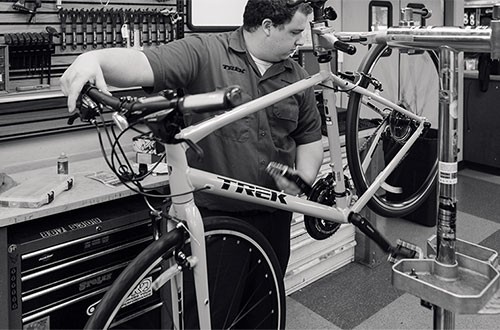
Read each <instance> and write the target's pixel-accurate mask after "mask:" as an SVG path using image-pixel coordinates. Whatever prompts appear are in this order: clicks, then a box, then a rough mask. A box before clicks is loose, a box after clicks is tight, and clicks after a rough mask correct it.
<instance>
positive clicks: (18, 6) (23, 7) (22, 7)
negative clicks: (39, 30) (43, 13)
mask: <svg viewBox="0 0 500 330" xmlns="http://www.w3.org/2000/svg"><path fill="white" fill-rule="evenodd" d="M41 6H42V0H35V1H34V3H33V4H32V5H28V4H26V0H18V1H16V2H15V3H14V4H13V5H12V8H13V9H14V10H17V11H19V12H21V13H24V14H29V15H30V17H29V18H28V23H32V21H33V18H34V17H35V15H36V10H37V9H38V8H40V7H41Z"/></svg>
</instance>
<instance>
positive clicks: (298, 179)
mask: <svg viewBox="0 0 500 330" xmlns="http://www.w3.org/2000/svg"><path fill="white" fill-rule="evenodd" d="M266 172H267V173H268V174H269V175H270V176H271V177H272V178H273V179H274V182H275V183H276V186H277V187H278V189H281V190H282V191H284V192H286V193H287V194H290V195H299V194H300V193H305V194H309V192H310V191H311V186H310V185H309V183H307V182H306V181H304V179H303V178H302V176H300V174H299V173H298V171H297V170H294V169H293V168H291V167H289V166H287V165H283V164H280V163H277V162H270V163H269V165H267V168H266Z"/></svg>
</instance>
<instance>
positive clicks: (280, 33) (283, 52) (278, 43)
mask: <svg viewBox="0 0 500 330" xmlns="http://www.w3.org/2000/svg"><path fill="white" fill-rule="evenodd" d="M307 25H308V17H307V16H306V15H304V14H303V13H301V12H299V11H297V12H296V13H295V15H294V16H293V18H292V20H291V21H290V22H288V23H287V24H284V25H282V26H271V28H270V33H269V36H268V38H267V39H266V43H265V44H266V48H267V51H266V53H267V54H266V57H267V59H263V60H267V61H269V62H279V61H282V60H284V59H287V58H288V57H289V56H290V55H291V54H292V53H293V52H294V51H295V49H296V48H297V46H301V45H303V44H304V36H303V32H304V30H305V29H306V27H307Z"/></svg>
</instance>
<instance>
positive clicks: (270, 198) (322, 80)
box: [166, 63, 426, 325]
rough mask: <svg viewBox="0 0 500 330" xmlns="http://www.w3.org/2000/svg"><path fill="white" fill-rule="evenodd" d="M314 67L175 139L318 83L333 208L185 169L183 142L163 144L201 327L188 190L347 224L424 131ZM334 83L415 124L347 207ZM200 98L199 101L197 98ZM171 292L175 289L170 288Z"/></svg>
mask: <svg viewBox="0 0 500 330" xmlns="http://www.w3.org/2000/svg"><path fill="white" fill-rule="evenodd" d="M320 70H321V71H320V72H319V73H317V74H315V75H313V76H311V77H309V78H306V79H302V80H300V81H297V82H295V83H293V84H291V85H288V86H286V87H283V88H281V89H279V90H277V91H275V92H272V93H270V94H267V95H265V96H262V97H259V98H257V99H255V100H253V101H250V102H248V103H245V104H243V105H240V106H238V107H236V108H234V109H232V110H230V111H228V112H225V113H223V114H220V115H217V116H215V117H212V118H210V119H208V120H206V121H203V122H200V123H198V124H195V125H192V126H189V127H187V128H185V129H183V130H182V131H181V132H180V133H178V134H177V135H176V138H177V139H187V140H191V141H193V142H194V143H196V142H198V141H200V140H201V139H203V138H204V137H206V136H207V135H209V134H210V133H212V132H213V131H215V130H217V129H219V128H221V127H223V126H225V125H227V124H230V123H232V122H234V121H236V120H238V119H241V118H243V117H245V116H248V115H250V114H252V113H254V112H257V111H259V110H262V109H264V108H266V107H268V106H270V105H272V104H274V103H277V102H279V101H281V100H283V99H285V98H287V97H290V96H292V95H294V94H296V93H298V92H300V91H303V90H305V89H307V88H310V87H313V86H316V85H318V84H322V85H324V86H323V87H322V89H323V98H324V100H325V101H326V105H327V106H328V108H329V109H333V110H334V111H333V112H327V113H326V116H327V117H329V118H330V119H331V120H327V123H329V125H328V126H327V133H328V134H327V135H328V143H329V147H330V156H331V160H332V162H331V163H330V167H331V168H332V170H333V171H334V176H335V181H336V185H335V188H334V189H335V192H336V193H338V195H339V196H342V197H338V198H336V205H335V206H327V205H322V204H320V203H318V202H315V201H309V200H306V199H304V198H300V197H297V196H293V195H289V194H286V193H284V192H280V191H276V190H272V189H268V188H264V187H261V186H257V185H255V184H251V183H246V182H242V181H239V180H236V179H233V178H228V177H223V176H220V175H216V174H213V173H208V172H205V171H201V170H197V169H193V168H191V167H189V165H188V162H187V158H186V150H187V145H186V144H185V143H182V144H172V145H170V144H169V145H166V156H167V162H168V164H169V169H170V175H169V185H170V191H171V194H172V195H173V197H172V206H171V208H170V210H169V215H170V216H171V217H173V218H174V219H178V220H185V221H186V223H187V226H188V230H189V234H190V236H191V248H192V254H193V257H194V258H195V259H194V260H195V261H196V266H195V267H194V268H193V272H194V278H195V286H196V295H197V299H196V300H197V304H198V311H199V317H200V324H201V325H207V324H210V304H209V300H208V299H209V295H208V283H207V264H206V254H205V239H204V228H203V221H202V218H201V215H200V212H199V211H198V209H197V207H196V205H195V202H194V198H193V191H196V190H201V189H202V190H204V191H205V192H208V193H212V194H215V195H219V196H224V197H229V198H234V199H237V200H242V201H246V202H250V203H254V204H258V205H264V206H270V207H273V208H277V209H281V210H287V211H291V212H298V213H301V214H304V215H308V216H313V217H317V218H321V219H325V220H328V221H332V222H336V223H343V224H346V223H348V222H349V221H348V216H349V214H350V213H351V212H356V213H358V212H360V211H361V210H362V209H363V208H364V207H365V206H366V204H367V202H368V201H369V200H370V199H371V198H372V197H373V195H374V194H375V192H376V191H377V190H378V189H379V188H380V186H381V185H382V184H383V183H384V181H385V180H386V179H387V177H388V176H389V175H390V174H391V173H392V171H393V170H394V169H395V167H396V166H397V165H398V163H399V162H400V161H401V159H402V158H403V157H404V155H405V154H406V153H407V152H408V150H409V149H410V148H411V146H412V145H413V144H414V143H415V141H416V140H417V138H418V137H419V136H420V134H421V133H422V131H423V129H424V123H425V122H426V119H425V118H424V117H420V116H416V115H415V114H414V113H411V112H409V111H407V110H405V109H404V108H402V107H400V106H398V105H397V104H395V103H392V102H390V101H389V100H386V99H385V98H383V97H381V96H379V95H378V94H375V93H372V92H370V91H368V90H366V89H364V88H361V87H359V86H357V85H356V84H353V83H351V82H350V81H346V80H344V79H342V78H340V77H338V76H336V75H334V74H333V73H332V72H331V71H330V66H329V64H328V63H320ZM334 86H335V87H336V88H338V89H339V90H350V91H351V92H352V93H359V94H362V95H364V96H366V97H369V98H371V99H372V100H376V101H377V102H379V103H381V104H383V105H385V106H387V107H388V108H390V109H393V110H396V111H398V112H401V113H402V114H404V115H406V116H407V117H409V118H411V119H413V120H415V121H416V122H418V123H419V125H418V127H417V129H416V130H415V131H414V133H413V135H412V136H411V137H410V138H409V140H408V141H407V143H405V144H404V145H403V146H402V148H401V149H400V150H399V152H398V153H397V154H396V155H395V156H394V158H393V159H392V160H391V162H390V163H389V164H387V166H386V167H385V169H384V170H383V171H382V172H380V173H379V175H378V176H377V178H376V179H375V180H374V181H373V183H372V185H371V186H370V187H369V188H368V190H367V191H366V192H365V193H364V194H362V195H361V196H358V200H357V201H356V202H354V204H352V205H351V197H352V196H350V195H348V194H346V193H345V192H346V187H345V183H344V173H343V166H342V153H341V141H340V134H339V128H338V122H337V110H336V106H335V90H334ZM200 97H202V96H200ZM200 102H202V100H200ZM332 114H333V115H332ZM381 131H382V129H381V130H379V131H378V133H377V134H381ZM369 152H370V151H369ZM172 226H173V224H171V223H170V224H169V228H168V229H169V230H170V229H171V228H172ZM173 282H174V281H172V283H173ZM172 292H176V291H175V290H172Z"/></svg>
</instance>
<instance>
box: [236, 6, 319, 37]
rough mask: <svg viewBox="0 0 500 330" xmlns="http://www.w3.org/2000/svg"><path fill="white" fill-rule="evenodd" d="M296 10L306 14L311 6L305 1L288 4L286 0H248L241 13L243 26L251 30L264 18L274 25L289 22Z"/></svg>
mask: <svg viewBox="0 0 500 330" xmlns="http://www.w3.org/2000/svg"><path fill="white" fill-rule="evenodd" d="M297 11H299V12H301V13H303V14H304V15H306V16H307V15H309V14H310V13H312V8H311V6H309V5H308V4H305V3H301V4H300V5H296V6H289V5H287V0H248V2H247V4H246V6H245V12H244V13H243V28H244V29H245V30H247V31H249V32H253V31H255V30H256V29H257V28H258V27H259V26H260V25H261V24H262V21H263V20H264V19H266V18H269V19H270V20H271V21H273V25H274V26H281V25H284V24H286V23H288V22H290V21H291V20H292V18H293V16H294V15H295V13H296V12H297Z"/></svg>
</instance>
